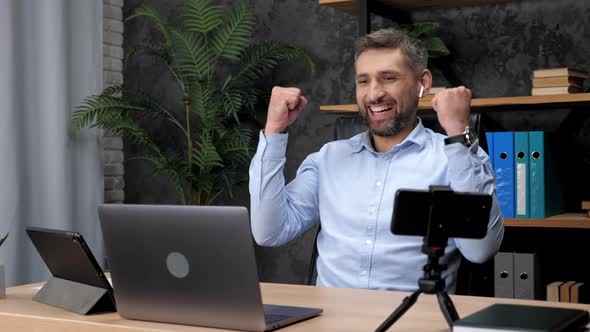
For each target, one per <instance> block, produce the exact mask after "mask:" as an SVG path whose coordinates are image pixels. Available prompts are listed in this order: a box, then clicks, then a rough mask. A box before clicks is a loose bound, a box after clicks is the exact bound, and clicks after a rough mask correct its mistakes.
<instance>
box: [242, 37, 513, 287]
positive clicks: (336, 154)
mask: <svg viewBox="0 0 590 332" xmlns="http://www.w3.org/2000/svg"><path fill="white" fill-rule="evenodd" d="M355 52H356V63H355V69H356V78H355V79H356V99H357V104H358V107H359V112H360V114H361V115H362V116H363V117H364V118H365V120H366V122H367V124H368V126H369V130H368V131H366V132H364V133H361V134H359V135H356V136H354V137H352V138H351V139H348V140H341V141H336V142H331V143H328V144H326V145H324V146H323V147H322V148H321V149H320V151H319V152H316V153H313V154H311V155H309V156H308V157H307V158H306V159H305V160H304V161H303V163H302V164H301V166H300V168H299V170H298V171H297V176H296V178H295V179H294V180H293V181H292V182H290V183H289V184H288V185H287V186H285V181H284V177H283V166H284V163H285V150H286V146H287V134H284V133H282V132H283V131H284V130H285V129H286V128H287V126H288V125H290V124H291V123H293V121H295V119H296V118H297V116H298V115H299V114H300V113H301V111H302V110H303V108H304V107H305V105H306V104H307V99H306V98H305V97H304V96H303V95H302V94H301V91H300V90H299V89H297V88H282V87H275V88H273V91H272V96H271V99H270V105H269V108H268V117H267V122H266V126H265V129H264V131H262V132H261V134H260V142H259V145H258V149H257V152H256V155H255V156H254V158H253V160H252V164H251V166H250V194H251V213H252V233H253V235H254V238H255V240H256V242H257V243H258V244H260V245H264V246H278V245H282V244H285V243H287V242H288V241H290V240H291V239H293V238H295V237H297V236H298V235H300V234H302V233H303V232H305V231H306V230H308V229H309V228H310V227H312V226H313V225H314V224H315V223H316V222H317V221H318V219H319V220H321V226H322V227H321V232H320V233H319V236H318V253H319V257H318V261H317V272H318V279H317V284H318V285H320V286H332V287H357V288H371V289H395V290H403V291H413V290H416V289H417V288H418V284H417V281H418V279H419V278H420V277H422V275H423V271H422V267H423V265H424V264H425V263H426V256H425V255H424V254H422V253H421V245H422V238H421V237H411V236H397V235H393V234H392V233H391V232H390V223H391V215H392V212H393V199H394V194H395V192H396V191H397V190H398V189H401V188H404V189H428V188H429V186H431V185H448V186H450V187H451V188H452V189H453V190H455V191H462V192H481V193H488V194H493V193H494V191H495V182H494V177H493V174H492V168H491V165H490V161H489V158H488V156H487V155H486V154H485V152H484V151H483V150H482V149H481V148H479V146H478V141H477V140H475V142H472V143H471V144H470V142H469V141H468V140H466V139H465V136H466V134H469V131H470V129H469V128H468V119H469V112H470V101H471V92H470V91H469V90H468V89H466V88H465V87H458V88H453V89H446V90H444V91H442V92H439V93H438V94H437V95H436V96H435V97H434V99H433V101H432V105H433V108H434V110H435V111H436V114H437V117H438V121H439V123H440V124H441V126H442V127H443V128H444V129H445V131H446V132H447V134H448V137H449V138H448V139H446V137H445V136H443V135H440V134H436V133H434V132H432V131H431V130H429V129H426V128H424V126H423V125H422V123H421V120H420V119H419V118H418V117H417V115H416V112H417V109H418V99H419V98H420V97H422V96H424V95H426V94H427V92H428V90H429V89H430V87H431V85H432V74H431V72H430V71H429V70H428V69H427V68H426V67H427V52H426V49H425V48H424V46H423V44H422V43H421V42H420V41H418V40H415V39H412V38H410V37H409V36H408V35H407V34H405V33H404V32H401V31H397V30H380V31H377V32H374V33H372V34H369V35H367V36H364V37H361V38H360V39H359V40H358V41H357V42H356V44H355ZM503 235H504V222H503V219H502V216H501V214H500V210H499V208H498V204H497V202H496V201H495V197H494V204H493V206H492V212H491V215H490V220H489V224H488V233H487V235H486V237H485V238H484V239H481V240H472V239H450V240H449V242H448V246H447V249H446V252H445V255H444V256H443V257H442V259H441V262H442V263H443V264H445V263H446V264H448V265H449V268H448V270H447V271H445V273H443V277H444V278H445V280H446V284H447V290H449V291H450V292H454V290H455V284H456V274H457V270H458V268H459V264H460V254H463V255H464V256H465V257H466V258H467V259H469V260H470V261H473V262H478V263H479V262H484V261H486V260H488V259H489V258H490V257H492V256H493V255H494V254H495V253H496V252H497V251H498V249H499V247H500V243H501V241H502V238H503Z"/></svg>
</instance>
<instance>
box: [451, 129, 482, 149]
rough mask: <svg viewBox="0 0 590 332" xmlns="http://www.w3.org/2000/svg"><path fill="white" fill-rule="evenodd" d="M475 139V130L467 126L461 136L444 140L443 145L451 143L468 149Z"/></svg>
mask: <svg viewBox="0 0 590 332" xmlns="http://www.w3.org/2000/svg"><path fill="white" fill-rule="evenodd" d="M476 139H477V133H476V132H475V130H473V129H471V128H470V127H469V126H467V127H466V128H465V130H464V131H463V132H462V133H461V134H459V135H457V136H451V137H447V138H445V145H448V144H453V143H462V144H463V145H465V146H466V147H470V146H471V144H473V142H475V140H476Z"/></svg>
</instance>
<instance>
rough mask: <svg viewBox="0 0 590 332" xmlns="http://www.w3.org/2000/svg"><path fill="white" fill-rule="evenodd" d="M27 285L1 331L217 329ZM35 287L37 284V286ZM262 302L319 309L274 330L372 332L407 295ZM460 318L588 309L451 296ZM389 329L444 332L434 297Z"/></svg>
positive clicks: (271, 291) (289, 289)
mask: <svg viewBox="0 0 590 332" xmlns="http://www.w3.org/2000/svg"><path fill="white" fill-rule="evenodd" d="M32 286H33V285H26V286H19V287H13V288H9V289H8V290H7V297H6V298H5V299H0V329H1V330H2V331H3V332H6V331H32V330H35V331H68V332H69V331H72V332H74V331H92V332H94V331H97V332H98V331H100V332H104V331H221V330H219V329H207V328H200V327H194V326H183V325H174V324H162V323H154V322H144V321H134V320H126V319H122V318H121V317H120V316H119V315H118V314H117V313H112V314H102V315H90V316H81V315H78V314H75V313H70V312H68V311H65V310H61V309H58V308H54V307H51V306H48V305H45V304H41V303H38V302H35V301H33V300H32V299H31V298H32V297H33V295H34V293H35V292H36V290H35V289H33V287H32ZM37 286H38V285H37ZM261 286H262V296H263V299H264V302H265V303H275V304H285V305H294V306H310V307H319V308H323V309H324V313H323V315H322V316H320V317H316V318H312V319H310V320H307V321H304V322H300V323H297V324H295V325H291V326H288V327H286V328H283V329H281V330H279V331H285V332H291V331H322V332H323V331H355V332H357V331H373V330H374V329H375V328H377V327H378V326H379V325H380V324H381V322H382V321H383V320H384V319H385V318H386V317H387V316H388V315H389V314H390V313H391V312H392V311H393V310H394V309H395V308H396V307H397V306H398V305H399V304H400V303H401V301H402V299H403V298H404V297H405V296H407V295H408V293H403V292H387V291H370V290H359V289H336V288H322V287H313V286H299V285H282V284H264V283H263V284H262V285H261ZM452 299H453V302H454V303H455V306H456V307H457V311H458V312H459V315H460V316H461V317H464V316H466V315H468V314H471V313H473V312H475V311H477V310H479V309H482V308H484V307H486V306H488V305H490V304H491V303H495V302H503V303H523V304H532V305H546V306H547V305H548V306H564V307H570V308H582V309H587V310H590V305H584V304H563V303H561V304H560V303H550V302H543V301H520V300H509V299H494V298H484V297H469V296H452ZM391 330H392V331H421V332H423V331H449V329H448V326H447V325H446V321H445V320H444V318H443V316H442V314H441V313H440V310H439V307H438V303H437V301H436V297H435V296H432V295H421V296H420V298H419V299H418V302H417V303H416V304H415V305H414V306H413V307H412V309H410V310H409V311H408V312H406V314H405V315H404V316H403V317H402V318H401V319H400V320H399V321H398V322H397V323H396V324H395V325H394V326H393V327H392V328H391Z"/></svg>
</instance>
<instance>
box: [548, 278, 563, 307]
mask: <svg viewBox="0 0 590 332" xmlns="http://www.w3.org/2000/svg"><path fill="white" fill-rule="evenodd" d="M561 285H563V281H554V282H552V283H550V284H548V285H547V301H549V302H559V286H561Z"/></svg>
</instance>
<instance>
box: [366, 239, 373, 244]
mask: <svg viewBox="0 0 590 332" xmlns="http://www.w3.org/2000/svg"><path fill="white" fill-rule="evenodd" d="M365 243H366V244H371V243H373V241H371V240H367V241H365Z"/></svg>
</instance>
